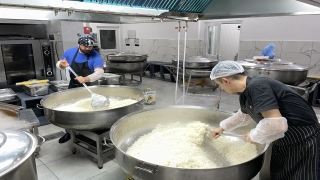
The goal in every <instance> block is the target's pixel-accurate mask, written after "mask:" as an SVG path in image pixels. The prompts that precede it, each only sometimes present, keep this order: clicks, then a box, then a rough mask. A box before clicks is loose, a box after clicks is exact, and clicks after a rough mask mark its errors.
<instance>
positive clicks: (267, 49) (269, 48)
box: [260, 43, 276, 59]
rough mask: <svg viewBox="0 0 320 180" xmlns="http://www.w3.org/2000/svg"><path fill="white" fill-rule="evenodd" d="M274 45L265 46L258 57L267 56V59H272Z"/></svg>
mask: <svg viewBox="0 0 320 180" xmlns="http://www.w3.org/2000/svg"><path fill="white" fill-rule="evenodd" d="M275 47H276V46H275V45H274V44H273V43H270V44H269V45H268V46H266V47H265V48H264V49H263V51H262V53H261V55H260V56H269V59H273V58H274V50H275Z"/></svg>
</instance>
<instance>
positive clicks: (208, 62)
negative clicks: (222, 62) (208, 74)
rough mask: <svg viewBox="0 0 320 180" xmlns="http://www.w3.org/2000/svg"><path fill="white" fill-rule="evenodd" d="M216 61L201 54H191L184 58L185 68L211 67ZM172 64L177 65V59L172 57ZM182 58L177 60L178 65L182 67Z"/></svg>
mask: <svg viewBox="0 0 320 180" xmlns="http://www.w3.org/2000/svg"><path fill="white" fill-rule="evenodd" d="M217 63H218V60H217V59H209V58H206V57H202V56H191V57H189V58H186V60H185V68H188V69H210V70H211V69H212V68H213V67H214V66H215V65H216V64H217ZM172 65H174V66H176V67H177V65H178V60H177V59H172ZM182 65H183V59H182V58H181V59H180V60H179V66H180V67H182Z"/></svg>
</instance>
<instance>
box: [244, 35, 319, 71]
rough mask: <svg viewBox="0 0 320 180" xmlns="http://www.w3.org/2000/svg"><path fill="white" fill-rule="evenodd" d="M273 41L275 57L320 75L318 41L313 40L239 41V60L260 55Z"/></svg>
mask: <svg viewBox="0 0 320 180" xmlns="http://www.w3.org/2000/svg"><path fill="white" fill-rule="evenodd" d="M270 43H273V44H274V45H275V51H274V53H275V57H276V58H280V59H281V60H284V61H291V62H295V63H297V64H300V65H304V66H308V67H310V68H311V69H310V70H309V72H308V75H309V76H320V42H315V41H241V42H240V47H239V56H238V59H239V60H243V59H246V58H248V59H252V58H253V56H260V54H261V52H262V50H263V49H264V48H265V47H266V46H267V45H269V44H270Z"/></svg>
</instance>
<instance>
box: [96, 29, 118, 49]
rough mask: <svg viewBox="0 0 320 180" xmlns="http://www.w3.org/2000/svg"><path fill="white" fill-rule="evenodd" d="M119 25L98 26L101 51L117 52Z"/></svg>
mask: <svg viewBox="0 0 320 180" xmlns="http://www.w3.org/2000/svg"><path fill="white" fill-rule="evenodd" d="M119 39H120V35H119V27H98V43H99V48H100V50H101V51H108V52H110V51H112V52H119V49H120V44H119V43H120V41H119Z"/></svg>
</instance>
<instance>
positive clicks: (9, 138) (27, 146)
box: [0, 130, 37, 177]
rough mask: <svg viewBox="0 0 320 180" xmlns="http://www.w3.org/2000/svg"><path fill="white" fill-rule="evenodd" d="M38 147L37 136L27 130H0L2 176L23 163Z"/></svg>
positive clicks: (0, 171)
mask: <svg viewBox="0 0 320 180" xmlns="http://www.w3.org/2000/svg"><path fill="white" fill-rule="evenodd" d="M36 147H37V138H36V137H35V136H34V135H33V134H31V133H29V132H25V131H18V130H1V131H0V177H1V176H3V175H4V174H7V173H8V172H10V171H11V170H12V169H15V168H16V167H17V166H19V165H20V164H21V163H23V162H24V161H25V160H26V159H27V158H28V157H29V156H30V155H32V154H33V152H34V150H35V149H36Z"/></svg>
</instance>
